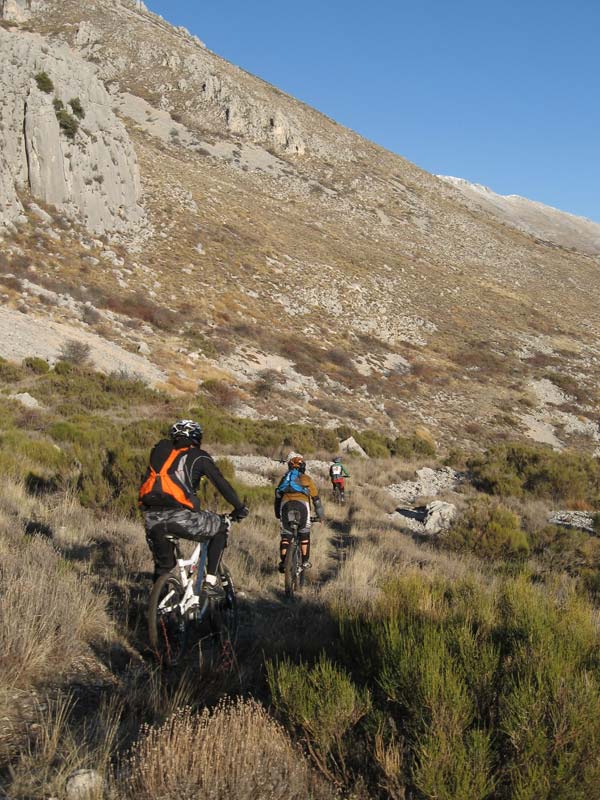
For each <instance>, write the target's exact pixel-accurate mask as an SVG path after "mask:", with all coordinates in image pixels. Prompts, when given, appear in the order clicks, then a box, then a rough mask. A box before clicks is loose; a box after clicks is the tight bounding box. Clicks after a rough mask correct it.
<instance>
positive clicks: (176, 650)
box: [148, 573, 187, 667]
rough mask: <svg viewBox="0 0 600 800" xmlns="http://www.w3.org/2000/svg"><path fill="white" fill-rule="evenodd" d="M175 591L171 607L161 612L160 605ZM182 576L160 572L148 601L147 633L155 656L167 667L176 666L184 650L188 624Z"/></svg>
mask: <svg viewBox="0 0 600 800" xmlns="http://www.w3.org/2000/svg"><path fill="white" fill-rule="evenodd" d="M169 591H172V592H174V597H173V604H172V606H173V607H172V608H171V610H169V611H167V612H165V611H161V609H160V604H161V602H163V600H164V599H165V597H166V596H167V595H168V592H169ZM183 593H184V592H183V586H182V584H181V581H180V580H179V578H178V577H177V576H175V575H172V574H171V573H167V574H166V575H161V576H160V577H159V578H158V580H157V581H156V583H155V584H154V586H153V587H152V591H151V592H150V600H149V601H148V636H149V639H150V646H151V648H152V650H153V651H154V654H155V656H156V658H157V659H158V660H159V661H160V662H161V664H164V665H165V666H169V667H172V666H175V664H177V663H178V661H179V660H180V659H181V657H182V656H183V654H184V652H185V646H186V638H187V625H186V621H185V619H184V618H183V616H182V615H181V612H180V610H179V602H180V601H181V598H182V597H183Z"/></svg>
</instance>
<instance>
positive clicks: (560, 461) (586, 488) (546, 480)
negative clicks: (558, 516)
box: [469, 444, 600, 507]
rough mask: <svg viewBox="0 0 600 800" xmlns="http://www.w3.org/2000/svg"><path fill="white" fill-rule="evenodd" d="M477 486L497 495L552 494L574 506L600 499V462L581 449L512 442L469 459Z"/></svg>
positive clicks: (552, 497)
mask: <svg viewBox="0 0 600 800" xmlns="http://www.w3.org/2000/svg"><path fill="white" fill-rule="evenodd" d="M469 467H470V469H471V472H472V475H473V482H474V484H475V486H476V487H477V488H479V489H481V490H482V491H485V492H489V493H490V494H495V495H505V496H506V495H512V496H516V497H523V496H526V495H529V496H532V497H543V498H549V499H552V500H555V501H560V502H563V503H567V504H568V505H570V506H571V507H588V506H593V505H598V503H599V502H600V464H599V462H598V460H597V459H595V458H592V457H590V456H587V455H584V454H582V453H575V452H566V453H558V452H556V451H555V450H552V449H550V448H549V447H540V446H536V447H534V446H532V445H524V444H510V445H501V446H499V447H494V448H492V449H491V450H489V451H488V452H487V453H486V454H485V455H484V456H482V457H480V458H476V459H473V460H472V461H471V462H470V463H469Z"/></svg>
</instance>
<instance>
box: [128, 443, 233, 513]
mask: <svg viewBox="0 0 600 800" xmlns="http://www.w3.org/2000/svg"><path fill="white" fill-rule="evenodd" d="M190 444H191V442H190V441H189V440H185V439H184V440H178V441H177V443H176V444H175V445H173V442H172V441H171V440H170V439H161V441H160V442H158V444H156V445H154V447H153V448H152V452H151V453H150V466H151V467H153V468H154V469H155V470H156V472H159V471H160V468H161V467H162V465H163V464H164V463H165V461H166V460H167V458H168V457H169V455H170V454H171V453H172V452H173V450H174V449H179V448H182V447H186V446H189V445H190ZM173 468H174V469H175V471H176V477H177V480H178V482H179V483H181V484H182V486H183V487H184V488H185V490H186V494H187V495H188V496H189V498H190V499H191V501H192V503H193V504H194V510H195V511H200V510H201V508H200V501H199V500H198V497H197V495H196V492H197V491H198V487H199V485H200V481H201V479H202V478H203V477H204V476H206V477H207V478H208V480H209V481H210V482H211V483H212V484H213V486H214V487H215V488H216V489H217V491H219V492H220V493H221V494H222V495H223V497H224V498H225V500H227V502H228V503H231V505H232V506H233V507H234V508H235V509H239V508H242V507H243V505H244V504H243V503H242V501H241V500H240V498H239V497H238V496H237V493H236V491H235V489H234V488H233V486H231V484H230V483H229V482H228V481H227V480H226V479H225V478H224V477H223V475H222V474H221V470H220V469H219V468H218V467H217V465H216V464H215V462H214V461H213V459H212V457H211V456H210V455H209V454H208V453H207V452H206V450H201V449H200V448H199V447H198V446H196V445H194V444H192V445H191V447H189V449H188V450H186V451H185V452H184V453H182V454H181V455H180V456H178V457H177V459H176V460H175V461H174V463H173ZM149 476H150V468H148V470H147V472H146V476H145V478H144V480H146V479H147V478H148V477H149ZM161 506H162V507H163V508H181V505H180V504H179V503H177V501H176V500H171V499H170V498H168V497H166V498H165V500H164V502H163V503H161ZM142 508H150V506H147V505H142ZM152 508H156V506H152Z"/></svg>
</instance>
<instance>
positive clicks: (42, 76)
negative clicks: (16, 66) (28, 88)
mask: <svg viewBox="0 0 600 800" xmlns="http://www.w3.org/2000/svg"><path fill="white" fill-rule="evenodd" d="M35 82H36V83H37V87H38V89H39V90H40V92H45V93H46V94H52V92H53V91H54V84H53V83H52V79H51V78H50V76H49V75H48V73H47V72H38V73H37V75H36V76H35Z"/></svg>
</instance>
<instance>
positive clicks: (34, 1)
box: [0, 0, 43, 22]
mask: <svg viewBox="0 0 600 800" xmlns="http://www.w3.org/2000/svg"><path fill="white" fill-rule="evenodd" d="M42 5H43V3H42V2H41V0H0V19H6V20H9V21H11V22H24V21H25V20H26V19H28V18H29V15H30V14H31V12H32V11H35V10H37V9H38V8H41V7H42Z"/></svg>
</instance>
